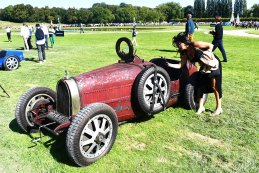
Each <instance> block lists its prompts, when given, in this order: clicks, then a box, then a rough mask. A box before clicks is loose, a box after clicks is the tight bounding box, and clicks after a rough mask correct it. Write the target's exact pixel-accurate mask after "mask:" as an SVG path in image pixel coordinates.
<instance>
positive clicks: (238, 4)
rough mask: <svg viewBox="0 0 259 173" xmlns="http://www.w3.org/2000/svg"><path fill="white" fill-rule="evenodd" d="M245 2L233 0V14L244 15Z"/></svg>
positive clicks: (243, 0)
mask: <svg viewBox="0 0 259 173" xmlns="http://www.w3.org/2000/svg"><path fill="white" fill-rule="evenodd" d="M246 11H247V4H246V0H235V4H234V14H235V15H237V14H239V15H240V16H244V15H246Z"/></svg>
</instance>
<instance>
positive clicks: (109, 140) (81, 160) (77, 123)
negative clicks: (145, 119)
mask: <svg viewBox="0 0 259 173" xmlns="http://www.w3.org/2000/svg"><path fill="white" fill-rule="evenodd" d="M117 130H118V120H117V116H116V113H115V111H114V110H113V109H112V108H111V107H110V106H108V105H106V104H103V103H94V104H91V105H88V106H87V107H85V108H84V109H82V110H81V111H80V112H79V113H78V114H77V115H76V117H75V118H74V119H73V121H72V124H71V125H70V127H69V130H68V133H67V141H66V142H67V150H68V154H69V156H70V157H71V159H72V160H73V161H74V162H75V163H76V164H77V165H78V166H87V165H89V164H91V163H93V162H95V161H96V160H98V159H100V158H101V157H103V156H104V155H105V154H107V153H108V152H109V151H110V149H111V148H112V146H113V143H114V141H115V139H116V135H117Z"/></svg>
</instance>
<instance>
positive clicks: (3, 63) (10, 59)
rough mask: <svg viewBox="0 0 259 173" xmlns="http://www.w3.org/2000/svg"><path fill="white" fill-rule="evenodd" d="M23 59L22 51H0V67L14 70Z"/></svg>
mask: <svg viewBox="0 0 259 173" xmlns="http://www.w3.org/2000/svg"><path fill="white" fill-rule="evenodd" d="M22 60H24V56H23V52H22V51H16V50H1V51H0V68H1V69H5V70H16V69H18V68H19V66H20V62H21V61H22Z"/></svg>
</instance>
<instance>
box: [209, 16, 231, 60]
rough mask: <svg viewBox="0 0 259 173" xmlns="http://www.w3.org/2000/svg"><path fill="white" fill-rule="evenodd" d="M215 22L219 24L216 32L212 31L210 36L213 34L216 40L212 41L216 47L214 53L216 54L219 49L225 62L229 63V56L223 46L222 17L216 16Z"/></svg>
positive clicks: (216, 26)
mask: <svg viewBox="0 0 259 173" xmlns="http://www.w3.org/2000/svg"><path fill="white" fill-rule="evenodd" d="M215 20H216V22H217V23H216V25H215V31H210V34H212V35H213V38H214V39H213V41H212V44H213V45H214V46H213V49H212V51H213V52H214V50H215V49H216V48H219V50H220V52H221V54H222V56H223V62H227V61H228V60H227V55H226V52H225V49H224V46H223V27H222V24H221V16H215Z"/></svg>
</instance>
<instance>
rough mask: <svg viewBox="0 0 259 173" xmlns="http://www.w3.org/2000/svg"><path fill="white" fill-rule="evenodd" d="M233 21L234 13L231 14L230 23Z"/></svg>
mask: <svg viewBox="0 0 259 173" xmlns="http://www.w3.org/2000/svg"><path fill="white" fill-rule="evenodd" d="M234 21H235V19H234V12H233V13H232V15H231V19H230V22H234Z"/></svg>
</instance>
